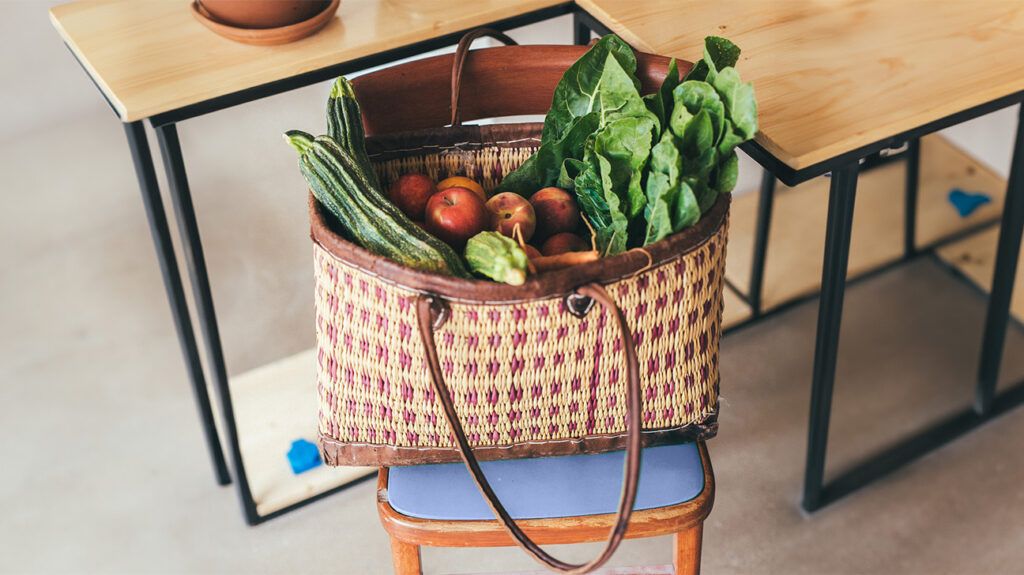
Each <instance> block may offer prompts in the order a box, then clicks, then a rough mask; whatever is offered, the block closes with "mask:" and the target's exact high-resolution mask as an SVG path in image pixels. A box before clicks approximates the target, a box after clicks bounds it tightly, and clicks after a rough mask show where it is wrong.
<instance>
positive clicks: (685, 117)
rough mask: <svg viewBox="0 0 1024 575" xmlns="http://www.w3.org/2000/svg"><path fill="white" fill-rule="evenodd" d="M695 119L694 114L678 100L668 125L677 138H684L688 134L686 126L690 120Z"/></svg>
mask: <svg viewBox="0 0 1024 575" xmlns="http://www.w3.org/2000/svg"><path fill="white" fill-rule="evenodd" d="M692 119H693V114H691V113H690V111H689V110H687V109H686V106H683V105H682V104H681V103H679V102H676V104H675V105H674V106H673V107H672V114H671V115H670V117H669V120H668V127H669V129H670V130H672V133H673V134H675V136H676V137H677V138H680V139H681V138H682V137H683V135H684V134H686V126H687V125H689V123H690V120H692Z"/></svg>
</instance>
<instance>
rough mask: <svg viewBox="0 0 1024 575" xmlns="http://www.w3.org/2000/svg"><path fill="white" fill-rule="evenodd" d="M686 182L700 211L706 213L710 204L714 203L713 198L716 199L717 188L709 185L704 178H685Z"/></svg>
mask: <svg viewBox="0 0 1024 575" xmlns="http://www.w3.org/2000/svg"><path fill="white" fill-rule="evenodd" d="M686 183H687V184H689V186H690V188H691V189H692V190H693V195H694V196H695V197H696V198H697V206H698V207H699V209H700V213H702V214H703V213H706V212H707V211H708V210H710V209H711V206H713V205H715V200H717V199H718V190H716V189H715V188H712V187H711V186H709V185H708V182H707V180H706V179H697V178H686Z"/></svg>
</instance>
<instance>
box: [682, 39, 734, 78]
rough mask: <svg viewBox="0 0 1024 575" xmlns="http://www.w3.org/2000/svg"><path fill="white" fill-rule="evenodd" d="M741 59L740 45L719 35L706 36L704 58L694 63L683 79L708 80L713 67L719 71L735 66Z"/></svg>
mask: <svg viewBox="0 0 1024 575" xmlns="http://www.w3.org/2000/svg"><path fill="white" fill-rule="evenodd" d="M739 59H740V48H739V46H737V45H736V44H733V43H732V42H730V41H728V40H726V39H725V38H721V37H719V36H708V37H707V38H704V59H703V60H701V61H700V62H697V63H696V64H694V66H693V68H690V71H689V73H687V74H686V77H685V78H683V80H684V81H686V80H701V81H703V80H706V79H707V77H708V73H709V72H711V71H712V69H713V70H714V71H715V72H717V71H719V70H722V69H724V68H729V67H732V66H735V65H736V62H737V61H739Z"/></svg>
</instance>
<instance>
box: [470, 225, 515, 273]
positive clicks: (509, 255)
mask: <svg viewBox="0 0 1024 575" xmlns="http://www.w3.org/2000/svg"><path fill="white" fill-rule="evenodd" d="M466 261H467V262H468V263H469V269H471V270H473V271H474V272H475V273H478V274H480V275H482V276H486V277H489V278H491V279H492V280H494V281H499V282H503V283H507V284H510V285H514V286H517V285H523V283H524V282H525V281H526V265H527V258H526V252H525V251H523V248H521V247H519V244H517V243H516V242H515V240H513V239H512V238H507V237H505V236H503V235H501V234H500V233H498V232H480V233H479V234H477V235H475V236H473V237H471V238H469V241H468V242H466Z"/></svg>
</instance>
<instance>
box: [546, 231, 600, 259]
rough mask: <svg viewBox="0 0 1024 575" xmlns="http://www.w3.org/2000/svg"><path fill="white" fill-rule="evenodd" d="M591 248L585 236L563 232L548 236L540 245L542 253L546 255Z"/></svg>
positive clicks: (583, 250)
mask: <svg viewBox="0 0 1024 575" xmlns="http://www.w3.org/2000/svg"><path fill="white" fill-rule="evenodd" d="M589 249H590V244H589V243H587V241H586V240H584V239H583V238H581V237H579V236H577V235H576V234H571V233H569V232H562V233H560V234H555V235H553V236H551V237H550V238H548V239H547V241H546V242H544V245H542V246H541V247H540V253H542V254H544V255H546V256H557V255H558V254H564V253H568V252H585V251H587V250H589Z"/></svg>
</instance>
